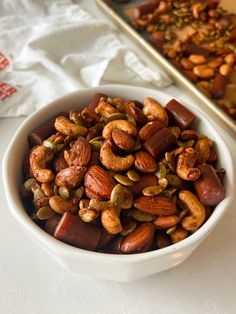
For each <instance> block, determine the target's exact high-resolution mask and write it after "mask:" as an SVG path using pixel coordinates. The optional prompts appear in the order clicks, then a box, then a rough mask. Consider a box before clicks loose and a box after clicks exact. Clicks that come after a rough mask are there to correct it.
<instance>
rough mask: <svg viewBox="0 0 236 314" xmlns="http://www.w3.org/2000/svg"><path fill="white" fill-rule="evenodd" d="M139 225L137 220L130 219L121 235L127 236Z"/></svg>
mask: <svg viewBox="0 0 236 314" xmlns="http://www.w3.org/2000/svg"><path fill="white" fill-rule="evenodd" d="M136 227H137V223H136V222H135V221H130V222H128V223H127V224H126V225H124V226H123V229H122V231H121V233H120V235H121V236H127V235H128V234H130V233H131V232H132V231H134V229H135V228H136Z"/></svg>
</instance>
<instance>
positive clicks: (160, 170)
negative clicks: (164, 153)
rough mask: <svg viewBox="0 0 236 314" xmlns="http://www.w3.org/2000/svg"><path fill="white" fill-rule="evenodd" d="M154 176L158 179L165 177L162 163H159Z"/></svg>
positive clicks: (164, 168)
mask: <svg viewBox="0 0 236 314" xmlns="http://www.w3.org/2000/svg"><path fill="white" fill-rule="evenodd" d="M156 176H157V177H158V178H159V179H163V178H165V177H166V167H165V165H164V164H163V163H162V162H159V163H158V165H157V172H156Z"/></svg>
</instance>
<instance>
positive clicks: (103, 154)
mask: <svg viewBox="0 0 236 314" xmlns="http://www.w3.org/2000/svg"><path fill="white" fill-rule="evenodd" d="M100 160H101V162H102V164H103V165H104V166H105V167H106V168H107V169H109V170H113V171H125V170H128V169H129V168H130V167H131V166H132V165H133V163H134V157H133V156H132V155H128V156H126V157H120V156H117V155H115V154H114V153H113V151H112V148H111V144H110V142H109V141H105V142H104V144H103V145H102V147H101V150H100Z"/></svg>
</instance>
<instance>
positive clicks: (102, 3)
mask: <svg viewBox="0 0 236 314" xmlns="http://www.w3.org/2000/svg"><path fill="white" fill-rule="evenodd" d="M96 2H97V4H98V6H99V7H100V8H101V9H102V10H103V11H104V12H105V13H106V14H107V15H108V16H109V17H110V18H111V19H112V20H113V21H114V22H115V23H116V24H118V25H119V26H120V28H121V29H122V30H124V31H125V32H126V33H127V34H128V35H129V36H130V37H131V38H132V39H133V40H134V41H135V42H136V43H137V44H138V45H139V46H140V47H142V48H143V49H144V51H145V52H147V53H148V54H149V55H150V56H151V57H152V59H153V60H155V61H156V62H157V64H159V65H160V66H161V67H162V68H163V69H164V70H165V71H166V72H167V73H168V74H169V76H170V77H171V78H172V79H173V81H175V82H176V84H177V85H179V86H180V87H182V88H184V90H185V91H187V92H188V93H189V94H190V95H191V96H192V97H193V98H194V99H195V100H196V101H197V102H198V105H199V107H201V108H202V109H203V110H204V108H206V107H207V108H209V109H210V110H211V112H213V113H214V119H215V120H216V119H218V120H219V122H223V123H222V126H224V127H225V128H226V129H227V131H229V132H230V133H231V135H232V136H234V137H235V138H236V121H234V120H233V119H232V118H231V117H230V116H229V115H227V114H226V113H225V112H224V111H223V110H221V109H220V108H218V107H217V105H215V104H214V103H213V102H212V101H211V100H210V99H209V98H208V97H206V96H205V95H204V94H203V93H201V92H200V91H199V90H198V89H197V88H196V87H195V86H194V85H193V84H192V83H191V82H190V81H189V80H188V79H187V78H186V77H185V76H183V74H182V73H181V72H179V71H178V70H177V69H176V68H175V67H174V66H173V65H172V64H171V63H170V62H169V61H168V60H167V59H166V58H165V57H163V56H162V55H161V54H160V53H159V52H158V51H157V50H156V49H155V48H154V47H153V46H152V45H151V44H150V43H149V42H148V41H147V40H146V39H145V38H144V37H143V36H141V35H140V34H139V33H138V32H137V31H136V30H135V29H134V28H133V27H132V25H131V24H129V21H128V20H127V18H126V17H125V15H124V14H123V9H124V8H125V6H130V4H128V5H125V4H122V5H120V4H116V3H113V2H112V1H110V0H96ZM142 2H143V1H142ZM136 3H137V4H138V1H136ZM139 3H140V2H139ZM132 5H133V2H132ZM134 5H135V3H134Z"/></svg>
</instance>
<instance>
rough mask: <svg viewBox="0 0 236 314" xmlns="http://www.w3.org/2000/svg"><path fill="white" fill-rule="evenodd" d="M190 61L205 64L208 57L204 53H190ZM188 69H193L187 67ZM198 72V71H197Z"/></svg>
mask: <svg viewBox="0 0 236 314" xmlns="http://www.w3.org/2000/svg"><path fill="white" fill-rule="evenodd" d="M188 59H189V61H190V62H192V63H193V64H198V65H199V64H203V63H205V62H206V57H205V56H203V55H193V54H192V55H190V56H189V57H188ZM187 70H191V69H187ZM195 74H196V73H195Z"/></svg>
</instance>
